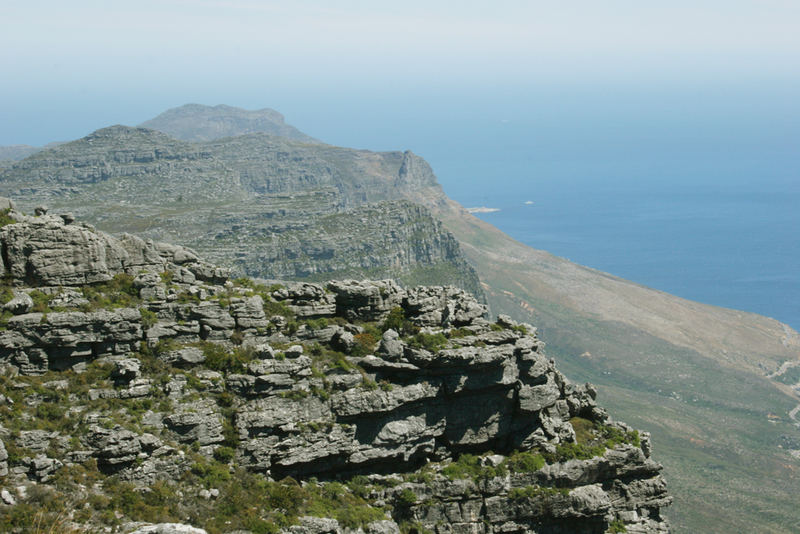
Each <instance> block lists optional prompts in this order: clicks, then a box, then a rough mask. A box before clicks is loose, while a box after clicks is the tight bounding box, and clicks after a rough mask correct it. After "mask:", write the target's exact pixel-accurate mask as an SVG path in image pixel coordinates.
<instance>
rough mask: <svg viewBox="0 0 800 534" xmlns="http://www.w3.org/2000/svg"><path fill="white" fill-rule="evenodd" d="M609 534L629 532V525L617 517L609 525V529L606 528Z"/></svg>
mask: <svg viewBox="0 0 800 534" xmlns="http://www.w3.org/2000/svg"><path fill="white" fill-rule="evenodd" d="M606 532H608V533H609V534H620V533H623V532H628V527H626V526H625V523H624V522H622V521H621V520H620V519H615V520H614V521H612V522H611V523H609V525H608V530H606Z"/></svg>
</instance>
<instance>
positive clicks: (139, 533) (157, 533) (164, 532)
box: [130, 523, 206, 534]
mask: <svg viewBox="0 0 800 534" xmlns="http://www.w3.org/2000/svg"><path fill="white" fill-rule="evenodd" d="M130 534H206V531H205V530H203V529H202V528H196V527H193V526H191V525H184V524H182V523H157V524H155V525H146V526H141V527H139V528H137V529H136V530H134V531H132V532H131V533H130Z"/></svg>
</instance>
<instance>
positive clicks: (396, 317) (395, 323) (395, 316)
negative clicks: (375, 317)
mask: <svg viewBox="0 0 800 534" xmlns="http://www.w3.org/2000/svg"><path fill="white" fill-rule="evenodd" d="M389 329H392V330H394V331H395V332H397V333H399V334H400V335H404V336H405V335H413V334H416V333H417V332H419V327H417V326H416V325H414V323H412V322H411V321H409V320H408V319H407V318H406V312H405V311H404V310H403V308H401V307H400V306H396V307H394V308H392V310H391V311H390V312H389V315H387V316H386V319H385V320H384V321H383V323H382V324H381V330H382V331H383V332H385V331H387V330H389Z"/></svg>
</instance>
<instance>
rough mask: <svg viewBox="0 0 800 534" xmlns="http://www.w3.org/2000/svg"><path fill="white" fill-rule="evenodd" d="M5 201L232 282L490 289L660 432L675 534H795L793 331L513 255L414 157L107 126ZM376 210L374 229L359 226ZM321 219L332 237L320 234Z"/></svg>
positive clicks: (31, 166) (622, 410)
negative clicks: (380, 281) (60, 215)
mask: <svg viewBox="0 0 800 534" xmlns="http://www.w3.org/2000/svg"><path fill="white" fill-rule="evenodd" d="M187 117H188V115H186V114H184V115H183V119H182V120H188V118H187ZM234 119H235V117H232V121H233V122H235V120H234ZM233 122H231V124H232V123H233ZM203 124H204V122H203V120H200V121H199V122H198V123H197V127H198V128H201V127H202V125H203ZM183 126H184V127H189V126H191V124H190V122H184V124H183ZM248 131H249V130H248ZM231 133H237V134H239V133H245V132H244V131H238V132H234V131H233V130H231ZM534 172H535V171H534ZM61 184H66V185H61ZM0 191H5V194H13V195H15V196H17V197H18V198H17V200H19V201H20V202H21V205H22V206H23V207H24V208H25V209H26V210H28V211H31V210H33V209H34V208H35V207H36V206H37V205H39V204H40V203H45V204H49V205H50V206H51V207H56V208H57V209H59V210H60V211H72V212H74V213H75V214H76V215H77V216H80V217H81V218H82V219H83V220H87V221H89V222H92V223H93V224H96V225H97V227H98V228H99V229H101V230H107V231H113V232H125V231H134V232H136V233H137V234H139V235H143V236H145V237H148V238H153V239H156V240H168V241H170V242H173V243H182V244H188V245H191V246H192V247H194V248H195V249H197V250H199V251H200V252H202V254H203V255H204V256H205V257H208V258H209V259H211V260H213V261H214V262H215V263H217V264H222V263H224V264H225V265H227V266H233V267H237V269H238V271H239V272H240V273H245V272H246V273H247V274H250V275H258V274H259V273H260V274H261V275H262V276H268V277H289V278H295V277H298V278H302V279H305V280H314V281H322V280H324V279H329V278H335V277H342V276H348V277H351V276H352V277H356V278H364V277H369V278H382V277H392V278H399V279H401V280H402V281H403V282H404V285H407V286H408V285H414V284H417V283H426V284H433V285H441V284H449V283H455V284H456V285H459V286H460V287H463V288H466V289H468V290H469V291H470V292H473V293H474V294H480V293H481V289H483V292H484V293H485V295H486V297H487V302H488V303H489V306H490V307H491V309H492V310H493V311H494V312H495V313H506V314H508V315H510V316H511V317H512V318H514V319H515V320H517V321H521V322H529V323H533V324H536V325H537V327H538V328H539V336H540V337H541V339H543V340H544V341H546V342H547V344H548V353H549V354H550V355H551V356H553V357H556V358H557V359H558V361H559V367H560V369H562V371H564V372H566V373H567V374H568V375H569V376H572V377H575V378H580V379H581V381H590V382H593V383H595V384H596V385H597V388H598V390H599V391H600V392H601V394H602V396H603V398H604V399H605V401H604V404H605V406H606V408H608V409H609V411H610V412H611V413H612V414H614V415H615V417H618V418H620V419H623V420H626V421H628V422H630V423H633V424H634V425H635V426H637V427H639V428H643V429H647V430H649V431H651V432H652V433H653V436H654V438H655V439H656V441H657V442H658V443H659V451H660V454H659V459H660V460H661V461H662V462H663V463H664V465H665V473H666V474H667V477H668V478H669V480H670V488H671V492H672V494H673V495H674V496H675V499H676V506H674V507H673V508H671V509H670V512H669V513H670V523H671V524H672V526H673V528H674V529H675V530H676V531H677V532H686V533H694V532H708V533H720V534H726V533H728V532H746V531H758V532H770V533H788V532H796V531H797V529H798V528H797V513H796V509H797V503H796V499H795V495H797V494H798V492H800V477H798V476H797V472H798V458H800V429H799V428H798V426H800V424H799V423H798V421H797V418H798V413H800V412H798V409H797V407H798V402H800V395H798V392H800V382H798V376H797V374H796V370H797V369H798V368H800V367H798V366H797V365H798V362H800V336H799V335H798V334H797V332H795V331H794V330H792V329H791V328H789V327H788V326H786V325H783V324H781V323H779V322H778V321H775V320H772V319H769V318H766V317H761V316H758V315H755V314H749V313H744V312H740V311H736V310H728V309H723V308H717V307H713V306H708V305H704V304H701V303H697V302H691V301H687V300H684V299H680V298H678V297H675V296H673V295H668V294H666V293H663V292H660V291H655V290H653V289H649V288H646V287H642V286H640V285H638V284H635V283H632V282H630V281H626V280H622V279H620V278H617V277H614V276H612V275H609V274H607V273H602V272H598V271H595V270H593V269H589V268H586V267H582V266H580V265H576V264H574V263H571V262H569V261H567V260H565V259H563V258H557V257H554V256H552V255H550V254H548V253H547V252H544V251H541V250H535V249H532V248H530V247H528V246H525V245H523V244H521V243H519V242H516V241H514V240H513V239H511V238H510V237H509V236H507V235H505V234H503V233H502V232H500V231H499V230H498V229H496V228H494V227H492V226H491V225H489V224H487V223H485V222H484V221H481V220H479V219H477V218H475V217H473V216H472V215H470V214H469V213H467V212H466V211H465V210H464V209H463V208H462V207H461V206H459V205H458V204H457V203H455V202H453V201H452V200H449V199H447V197H446V196H445V195H444V193H443V192H442V190H441V188H440V187H439V186H438V184H437V183H436V178H435V176H434V175H433V172H432V171H431V168H430V166H428V165H427V163H425V161H424V160H422V159H421V158H419V157H417V156H415V155H413V154H411V153H409V152H390V153H382V154H378V153H374V152H369V151H363V150H348V149H343V148H338V147H332V146H329V145H311V144H308V143H296V142H293V141H290V140H288V141H287V140H281V139H280V138H277V137H274V136H269V135H265V134H258V133H249V134H248V135H244V136H242V137H236V138H230V139H219V140H216V141H213V142H209V143H200V144H192V143H181V142H180V141H176V140H174V139H171V138H169V137H167V136H159V134H158V133H157V132H152V131H148V130H144V129H135V128H127V127H115V128H108V129H104V130H100V131H98V132H96V133H95V134H94V135H92V136H89V137H87V138H84V139H82V140H79V141H76V142H75V143H74V144H72V145H71V146H65V147H62V149H61V151H58V150H55V151H46V152H44V153H42V154H39V155H37V156H34V157H32V158H29V159H28V160H26V161H23V162H19V163H17V166H16V167H14V168H12V169H10V170H8V171H6V172H5V173H3V174H2V175H0ZM0 194H2V193H0ZM405 201H412V202H414V203H417V204H421V205H423V206H425V207H426V208H427V211H422V212H420V213H424V214H426V217H427V216H428V215H432V216H433V218H434V219H438V220H441V221H442V223H443V225H444V227H445V229H446V230H447V231H448V232H452V236H455V238H456V240H457V241H458V246H459V249H460V253H459V254H458V255H457V256H456V255H454V254H455V253H454V252H452V253H451V252H447V250H448V249H450V250H452V247H451V244H452V242H451V240H450V234H449V233H445V234H440V233H439V231H438V230H437V229H435V228H434V225H435V224H436V223H435V221H434V222H431V221H432V219H431V220H428V222H426V221H424V220H422V219H424V218H426V217H423V218H418V217H417V215H416V214H415V212H414V211H413V210H411V209H409V210H408V211H405V212H404V211H403V210H404V208H402V207H400V208H397V207H394V208H391V209H390V208H388V207H387V206H388V205H387V204H385V203H386V202H390V203H396V204H398V205H399V206H402V205H400V204H399V203H400V202H403V203H404V202H405ZM381 202H383V203H384V204H382V205H381V207H380V208H379V209H384V208H385V209H386V211H385V213H381V214H380V216H379V217H378V218H376V219H375V224H372V223H371V221H372V218H373V215H368V216H363V215H362V213H361V212H362V211H368V212H370V213H373V214H375V213H376V211H374V210H372V208H371V207H369V206H367V204H370V205H373V204H375V203H381ZM323 217H330V219H328V220H334V221H335V224H330V225H327V226H319V225H318V224H317V221H318V220H320V219H321V218H323ZM245 220H246V224H241V223H242V221H245ZM237 221H238V222H237ZM232 225H237V232H236V233H232V232H230V231H229V229H230V227H231V226H232ZM306 235H309V236H312V237H311V238H306V237H305V236H306ZM239 236H240V237H239ZM400 236H402V237H403V238H402V239H399V237H400ZM408 239H412V240H413V242H412V244H409V243H408V241H407V240H408ZM361 240H365V243H368V244H366V245H365V246H364V247H360V245H359V243H360V242H361ZM413 243H419V245H416V244H413ZM304 250H308V251H311V252H312V253H313V258H312V257H309V256H308V255H305V254H303V253H302V251H304ZM394 250H397V252H393V251H394ZM264 251H267V252H264ZM282 251H285V252H282ZM464 257H467V258H468V261H469V262H470V265H471V266H473V267H474V269H475V270H473V269H472V268H466V269H465V268H464V267H463V263H462V262H463V258H464ZM436 258H442V260H441V261H439V260H437V259H436ZM425 262H428V263H425ZM338 265H342V266H344V267H343V268H342V269H339V268H338V267H337V266H338ZM378 265H380V267H378ZM278 267H279V269H278ZM271 270H272V271H271ZM476 271H477V273H478V274H479V275H480V284H479V282H478V279H477V277H476V276H475V272H476Z"/></svg>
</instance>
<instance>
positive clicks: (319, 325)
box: [306, 317, 328, 330]
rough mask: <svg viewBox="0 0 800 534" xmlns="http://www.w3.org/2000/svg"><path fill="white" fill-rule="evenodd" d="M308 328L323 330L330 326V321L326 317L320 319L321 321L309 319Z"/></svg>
mask: <svg viewBox="0 0 800 534" xmlns="http://www.w3.org/2000/svg"><path fill="white" fill-rule="evenodd" d="M306 326H308V328H310V329H311V330H322V329H323V328H326V327H327V326H328V320H327V319H325V318H324V317H320V318H319V319H309V320H308V321H306Z"/></svg>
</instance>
